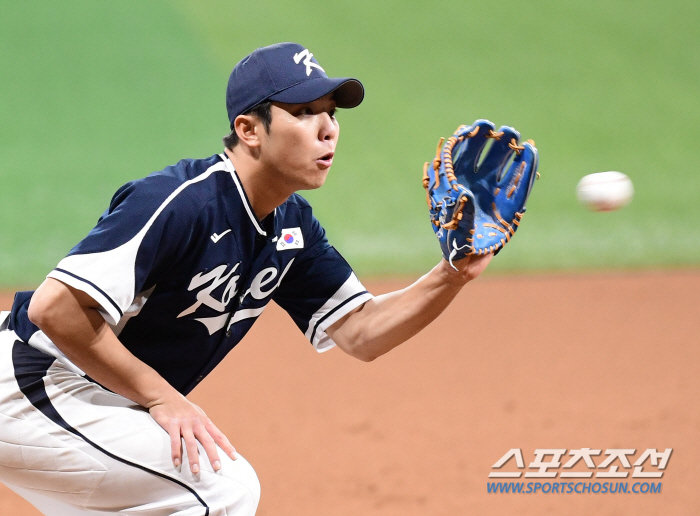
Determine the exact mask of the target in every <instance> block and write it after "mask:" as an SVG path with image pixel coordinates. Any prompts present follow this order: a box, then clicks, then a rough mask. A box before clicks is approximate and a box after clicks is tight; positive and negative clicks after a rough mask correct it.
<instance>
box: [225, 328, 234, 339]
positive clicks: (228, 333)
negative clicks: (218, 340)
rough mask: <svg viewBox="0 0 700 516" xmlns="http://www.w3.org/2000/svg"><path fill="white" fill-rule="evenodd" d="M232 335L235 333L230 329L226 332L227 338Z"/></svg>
mask: <svg viewBox="0 0 700 516" xmlns="http://www.w3.org/2000/svg"><path fill="white" fill-rule="evenodd" d="M231 335H233V332H232V331H231V330H228V331H227V332H226V338H227V339H228V338H230V337H231Z"/></svg>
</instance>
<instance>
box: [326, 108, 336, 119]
mask: <svg viewBox="0 0 700 516" xmlns="http://www.w3.org/2000/svg"><path fill="white" fill-rule="evenodd" d="M328 114H329V115H330V116H331V118H335V108H333V109H331V110H330V111H329V112H328Z"/></svg>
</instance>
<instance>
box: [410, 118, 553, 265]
mask: <svg viewBox="0 0 700 516" xmlns="http://www.w3.org/2000/svg"><path fill="white" fill-rule="evenodd" d="M494 129H495V126H494V125H493V124H492V123H491V122H489V121H488V120H477V121H476V122H474V123H473V124H472V125H470V126H466V125H462V126H460V127H458V128H457V130H456V131H455V133H454V134H453V135H452V136H451V137H450V138H448V140H447V142H445V144H444V146H443V142H444V138H440V142H439V143H438V147H437V152H436V155H435V158H434V159H433V161H432V163H426V164H425V166H424V167H423V186H424V188H425V190H426V192H427V201H428V207H429V208H430V220H431V221H432V224H433V231H435V235H436V236H437V239H438V241H439V242H440V247H441V249H442V255H443V256H444V257H445V259H446V260H448V261H449V262H450V265H452V267H454V264H453V263H452V262H453V261H454V260H459V259H460V258H464V257H465V256H467V255H470V254H478V255H481V254H487V253H497V252H499V251H500V250H501V249H502V248H503V246H504V245H506V243H507V242H509V241H510V238H511V237H512V236H513V235H514V234H515V231H516V230H517V229H518V226H519V225H520V220H521V219H522V217H523V213H525V202H526V201H527V198H528V196H529V195H530V190H531V189H532V185H533V183H534V181H535V178H537V177H538V176H539V174H537V149H536V148H535V142H534V141H532V140H527V141H526V142H525V143H523V144H522V145H521V144H520V143H519V142H520V133H518V131H516V130H515V129H513V128H512V127H508V126H503V127H501V128H500V129H498V131H495V130H494ZM488 143H491V145H490V146H489V145H487V144H488ZM441 147H442V150H441Z"/></svg>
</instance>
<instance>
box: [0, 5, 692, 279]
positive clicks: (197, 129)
mask: <svg viewBox="0 0 700 516" xmlns="http://www.w3.org/2000/svg"><path fill="white" fill-rule="evenodd" d="M698 23H700V4H698V3H697V2H690V1H680V0H673V1H669V2H651V1H637V2H631V1H624V2H622V1H618V2H604V1H599V0H595V1H591V2H587V3H585V4H583V3H572V2H556V1H536V2H535V1H529V2H527V1H526V2H522V1H521V2H499V3H493V2H491V3H489V2H452V3H444V2H417V1H385V2H376V1H367V0H354V1H352V2H348V1H340V2H320V1H310V0H304V1H296V2H291V3H289V4H283V3H279V2H272V1H269V0H261V1H258V2H255V3H245V4H244V3H239V2H231V1H230V0H216V1H214V0H207V1H204V0H197V1H194V0H192V1H178V2H155V1H149V2H138V1H134V0H132V1H122V2H111V3H107V2H75V1H64V2H60V3H39V2H4V3H3V4H1V5H0V44H1V48H2V49H3V51H2V52H0V70H2V72H0V120H2V121H3V123H2V124H0V221H1V223H2V229H0V285H20V284H21V285H25V284H26V285H30V286H31V285H34V284H35V283H36V282H38V281H40V279H41V278H42V277H43V275H44V274H45V273H46V272H47V271H48V270H49V269H51V267H53V266H54V265H55V263H56V262H57V261H58V260H60V258H61V257H62V256H64V255H65V254H66V252H67V251H68V250H69V249H70V248H71V247H72V245H73V244H74V243H75V242H77V241H78V240H79V239H80V238H81V237H82V236H83V235H84V234H85V233H86V232H87V231H88V230H89V229H90V227H91V226H92V225H93V224H94V222H95V220H96V218H97V217H98V216H99V214H100V213H101V212H102V211H103V210H104V208H105V207H106V206H107V203H108V201H109V198H110V196H111V194H112V192H113V191H114V190H115V189H116V187H118V186H119V185H120V184H122V183H123V182H125V181H127V180H129V179H132V178H135V177H139V176H142V175H145V174H147V173H149V172H151V171H153V170H157V169H160V168H162V167H163V166H165V165H167V164H170V163H172V162H174V161H177V160H178V159H179V158H181V157H192V156H208V155H210V154H212V153H214V152H218V151H219V150H220V137H221V136H222V135H223V134H224V133H225V131H226V129H227V120H226V114H225V110H224V101H223V94H224V89H225V84H226V80H227V77H228V73H229V72H230V69H231V67H232V66H233V65H234V64H235V62H237V60H238V59H240V58H241V57H243V56H244V55H245V54H247V53H249V52H250V51H252V50H253V49H254V48H256V47H258V46H261V45H266V44H270V43H274V42H278V41H290V40H291V41H298V42H300V43H302V44H304V45H306V46H308V47H309V48H310V49H311V51H312V52H314V54H315V55H316V57H317V58H318V60H319V62H320V63H321V64H322V65H323V67H324V68H325V69H326V71H327V72H328V73H329V74H331V75H349V76H356V77H358V78H360V79H361V80H362V81H363V83H364V84H365V87H366V90H367V96H366V99H365V102H364V103H363V104H362V106H360V107H359V108H357V109H355V110H351V111H347V112H341V113H340V115H339V119H340V123H341V127H342V131H341V142H340V145H339V154H338V155H337V158H336V164H335V165H334V167H333V170H332V171H331V175H330V176H329V179H328V181H327V184H326V185H325V186H324V188H322V189H321V190H319V191H314V192H305V193H304V194H305V195H306V196H307V197H308V198H309V199H310V200H311V202H312V204H313V205H314V208H315V211H316V214H317V216H318V217H319V219H320V220H321V221H322V223H323V224H324V225H325V226H326V228H327V230H328V233H329V237H330V239H331V241H332V243H334V245H335V246H336V247H337V248H338V249H340V250H341V252H342V253H343V254H344V255H345V256H346V257H347V258H348V260H349V261H350V263H351V264H353V266H355V268H356V269H357V270H358V272H359V273H360V274H364V275H367V274H384V273H395V274H402V273H411V274H414V273H417V272H420V271H424V270H426V269H427V268H428V267H430V266H431V265H432V264H434V263H435V262H436V261H437V259H438V257H439V251H438V246H437V243H436V242H435V241H434V236H433V235H432V231H431V230H430V228H429V224H428V221H427V213H426V207H425V201H424V199H425V195H424V192H423V190H422V187H421V181H420V178H421V171H422V163H423V162H424V161H426V160H428V159H430V158H431V157H432V155H433V153H434V149H435V143H436V141H437V139H438V137H439V136H447V135H449V134H450V133H451V132H452V131H453V130H454V128H456V127H457V126H458V125H459V124H461V123H469V122H471V121H472V120H474V119H476V118H488V119H490V120H492V121H494V123H496V124H497V125H500V124H508V125H513V126H514V127H516V128H517V129H519V130H520V132H521V133H522V134H523V136H524V137H526V138H534V139H535V140H536V142H537V145H538V148H539V150H540V172H541V174H542V179H541V180H540V181H539V182H538V183H537V184H536V185H535V190H534V191H533V194H532V197H531V200H530V202H529V205H528V213H527V215H526V216H525V219H524V223H523V226H522V228H521V230H520V231H519V232H518V235H517V236H516V238H515V239H514V240H513V241H512V242H511V243H510V244H509V245H508V247H507V248H506V249H505V250H504V252H503V253H501V254H500V255H499V256H498V258H497V259H496V260H495V261H494V263H493V265H492V266H491V269H492V270H494V271H498V270H501V271H505V270H523V269H572V268H586V269H590V268H611V267H615V268H627V267H635V268H638V267H662V266H682V265H697V264H698V263H700V258H698V257H699V256H700V229H698V228H700V210H698V208H697V207H696V204H697V198H698V195H697V191H698V190H699V187H700V174H698V173H697V171H696V170H695V169H696V165H695V161H694V158H695V155H696V148H697V143H696V136H695V134H694V133H693V132H692V130H691V129H694V127H695V124H696V123H697V120H698V119H700V95H698V91H700V54H698V52H697V51H696V50H697V48H698V44H699V42H698V31H697V26H698ZM603 170H620V171H622V172H625V173H626V174H628V175H629V176H630V177H631V178H632V180H633V182H634V185H635V190H636V195H635V198H634V200H633V202H632V204H631V205H630V206H628V207H627V208H625V209H623V210H621V211H619V212H614V213H607V214H593V213H588V212H586V211H585V210H584V209H583V208H581V207H580V206H579V205H578V204H577V202H576V199H575V195H574V190H575V186H576V183H577V182H578V180H579V179H580V177H581V176H583V175H585V174H588V173H591V172H598V171H603Z"/></svg>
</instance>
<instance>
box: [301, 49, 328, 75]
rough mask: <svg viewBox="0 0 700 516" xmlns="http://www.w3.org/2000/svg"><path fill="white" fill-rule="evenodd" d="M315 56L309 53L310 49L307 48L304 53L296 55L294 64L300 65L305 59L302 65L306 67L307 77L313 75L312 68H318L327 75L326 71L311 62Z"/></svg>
mask: <svg viewBox="0 0 700 516" xmlns="http://www.w3.org/2000/svg"><path fill="white" fill-rule="evenodd" d="M313 56H314V55H313V54H312V53H311V52H309V49H308V48H305V49H304V51H303V52H297V53H296V54H294V62H295V63H296V64H299V62H301V60H302V59H304V61H303V62H302V64H304V65H306V76H307V77H308V76H309V75H311V68H318V69H319V70H321V71H322V72H323V73H326V71H325V70H324V69H323V68H321V66H320V65H318V64H316V63H312V62H311V58H312V57H313Z"/></svg>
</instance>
